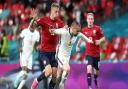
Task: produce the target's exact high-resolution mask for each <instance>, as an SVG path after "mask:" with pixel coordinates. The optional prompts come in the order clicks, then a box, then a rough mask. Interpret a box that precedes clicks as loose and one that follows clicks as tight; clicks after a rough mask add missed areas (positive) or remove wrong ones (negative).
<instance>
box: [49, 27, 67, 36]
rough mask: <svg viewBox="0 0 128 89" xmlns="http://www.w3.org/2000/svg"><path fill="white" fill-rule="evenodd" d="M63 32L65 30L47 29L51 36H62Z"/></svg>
mask: <svg viewBox="0 0 128 89" xmlns="http://www.w3.org/2000/svg"><path fill="white" fill-rule="evenodd" d="M65 31H66V28H59V29H49V32H50V33H51V34H52V35H54V34H56V35H62V34H64V33H65Z"/></svg>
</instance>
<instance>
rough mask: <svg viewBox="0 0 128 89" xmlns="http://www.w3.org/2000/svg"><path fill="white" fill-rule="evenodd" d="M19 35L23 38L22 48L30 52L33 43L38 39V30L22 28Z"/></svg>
mask: <svg viewBox="0 0 128 89" xmlns="http://www.w3.org/2000/svg"><path fill="white" fill-rule="evenodd" d="M20 37H21V38H23V41H22V50H23V51H26V52H32V51H33V47H34V45H35V43H36V42H39V40H40V35H39V32H38V31H37V30H35V31H34V32H31V31H30V30H29V28H26V29H24V30H23V31H22V32H21V34H20Z"/></svg>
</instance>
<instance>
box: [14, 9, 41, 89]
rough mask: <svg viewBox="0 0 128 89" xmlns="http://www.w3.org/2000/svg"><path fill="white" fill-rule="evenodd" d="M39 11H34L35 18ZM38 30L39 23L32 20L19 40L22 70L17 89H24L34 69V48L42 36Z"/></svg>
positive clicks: (15, 85)
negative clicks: (30, 72)
mask: <svg viewBox="0 0 128 89" xmlns="http://www.w3.org/2000/svg"><path fill="white" fill-rule="evenodd" d="M35 13H37V10H36V11H34V13H32V14H33V17H34V18H36V17H35V16H36V14H35ZM36 29H37V23H36V21H35V20H34V19H32V20H31V22H30V25H29V27H28V28H26V29H24V30H22V32H21V33H20V36H19V37H18V39H19V51H20V66H21V68H22V70H21V71H20V73H19V74H18V75H17V78H16V80H15V82H14V88H15V89H22V87H23V86H24V84H25V82H26V80H27V77H28V73H29V71H30V70H31V69H32V52H33V48H34V46H35V45H36V44H37V43H38V42H39V39H40V35H39V32H38V31H37V30H36ZM20 40H22V48H20Z"/></svg>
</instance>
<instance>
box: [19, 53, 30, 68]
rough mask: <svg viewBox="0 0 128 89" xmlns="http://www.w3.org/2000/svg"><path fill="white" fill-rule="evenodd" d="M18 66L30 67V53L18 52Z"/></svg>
mask: <svg viewBox="0 0 128 89" xmlns="http://www.w3.org/2000/svg"><path fill="white" fill-rule="evenodd" d="M20 66H21V67H23V66H25V67H27V68H28V69H32V53H26V52H22V53H20Z"/></svg>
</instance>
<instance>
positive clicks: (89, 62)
mask: <svg viewBox="0 0 128 89" xmlns="http://www.w3.org/2000/svg"><path fill="white" fill-rule="evenodd" d="M86 59H87V61H88V63H87V82H88V87H89V89H91V83H92V81H91V80H92V67H93V63H92V62H93V60H92V57H91V56H88V55H87V56H86Z"/></svg>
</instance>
